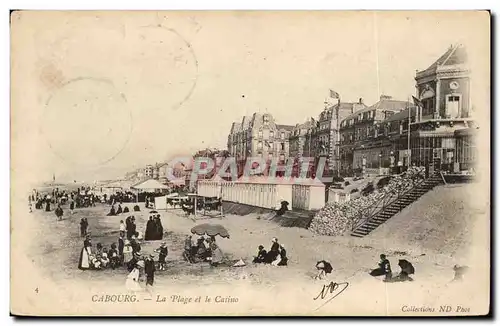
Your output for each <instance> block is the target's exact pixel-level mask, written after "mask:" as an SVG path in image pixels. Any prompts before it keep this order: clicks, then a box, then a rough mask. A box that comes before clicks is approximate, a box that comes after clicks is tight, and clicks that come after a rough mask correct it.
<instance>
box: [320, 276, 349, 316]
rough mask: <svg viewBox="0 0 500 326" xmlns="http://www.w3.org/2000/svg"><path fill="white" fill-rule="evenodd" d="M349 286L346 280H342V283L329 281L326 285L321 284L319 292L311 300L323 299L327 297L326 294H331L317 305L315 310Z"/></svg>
mask: <svg viewBox="0 0 500 326" xmlns="http://www.w3.org/2000/svg"><path fill="white" fill-rule="evenodd" d="M348 286H349V283H348V282H343V283H336V282H330V284H328V285H323V288H322V289H321V291H320V293H319V294H318V296H317V297H315V298H313V300H318V299H321V300H325V299H327V297H328V296H330V295H333V296H332V297H330V298H329V299H328V300H326V301H325V302H323V304H322V305H321V306H319V307H318V308H317V309H316V310H318V309H320V308H321V307H323V306H324V305H326V304H327V303H328V302H330V301H332V300H333V299H334V298H336V297H337V296H339V295H340V294H341V293H342V292H344V291H345V289H347V287H348Z"/></svg>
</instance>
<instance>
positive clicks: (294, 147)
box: [288, 119, 315, 161]
mask: <svg viewBox="0 0 500 326" xmlns="http://www.w3.org/2000/svg"><path fill="white" fill-rule="evenodd" d="M314 123H315V121H314V119H311V120H307V121H306V122H304V123H301V124H297V125H295V127H294V128H293V130H292V131H291V132H290V136H289V137H288V143H289V145H288V146H289V157H291V158H294V159H297V160H298V161H300V160H301V159H302V157H304V156H307V153H305V149H306V146H308V145H307V144H306V142H307V140H308V139H307V134H308V132H309V131H310V130H311V128H312V126H313V124H314Z"/></svg>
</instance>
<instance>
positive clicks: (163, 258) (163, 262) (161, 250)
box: [155, 242, 168, 271]
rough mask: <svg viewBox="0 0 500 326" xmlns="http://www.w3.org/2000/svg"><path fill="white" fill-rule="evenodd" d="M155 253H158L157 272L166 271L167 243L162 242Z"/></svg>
mask: <svg viewBox="0 0 500 326" xmlns="http://www.w3.org/2000/svg"><path fill="white" fill-rule="evenodd" d="M155 252H158V253H159V254H160V255H159V258H158V263H159V265H160V268H159V270H160V271H164V270H166V269H167V262H166V258H167V256H168V248H167V243H166V242H162V243H161V246H160V248H158V249H156V250H155Z"/></svg>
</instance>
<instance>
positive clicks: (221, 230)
mask: <svg viewBox="0 0 500 326" xmlns="http://www.w3.org/2000/svg"><path fill="white" fill-rule="evenodd" d="M191 233H194V234H197V235H205V234H206V235H208V236H216V235H220V236H221V237H223V238H229V232H228V231H227V230H226V228H225V227H223V226H222V225H220V224H209V223H204V224H199V225H197V226H195V227H193V228H192V229H191Z"/></svg>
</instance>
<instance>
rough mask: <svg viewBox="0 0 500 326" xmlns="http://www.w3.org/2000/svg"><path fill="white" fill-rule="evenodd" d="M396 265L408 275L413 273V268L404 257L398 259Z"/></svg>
mask: <svg viewBox="0 0 500 326" xmlns="http://www.w3.org/2000/svg"><path fill="white" fill-rule="evenodd" d="M398 265H399V267H401V270H402V271H404V272H406V273H407V274H408V275H410V274H415V268H414V267H413V265H412V264H411V263H410V262H409V261H407V260H406V259H400V260H399V263H398Z"/></svg>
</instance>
